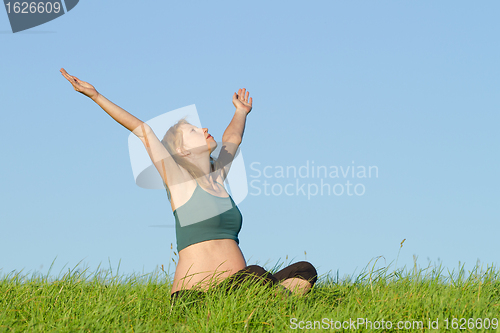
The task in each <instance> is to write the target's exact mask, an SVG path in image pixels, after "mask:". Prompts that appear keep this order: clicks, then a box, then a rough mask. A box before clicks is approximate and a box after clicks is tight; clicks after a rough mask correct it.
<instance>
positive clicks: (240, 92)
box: [236, 88, 251, 103]
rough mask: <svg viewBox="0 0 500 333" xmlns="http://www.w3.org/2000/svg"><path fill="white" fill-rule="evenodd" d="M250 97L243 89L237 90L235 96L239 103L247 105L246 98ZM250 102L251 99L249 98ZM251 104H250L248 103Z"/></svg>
mask: <svg viewBox="0 0 500 333" xmlns="http://www.w3.org/2000/svg"><path fill="white" fill-rule="evenodd" d="M249 95H250V92H248V91H247V90H246V89H245V88H243V89H241V88H240V89H238V94H237V95H236V98H238V99H239V100H240V101H242V102H245V103H248V96H249ZM250 100H251V98H250ZM250 103H251V102H250Z"/></svg>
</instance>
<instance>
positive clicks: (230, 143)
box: [217, 89, 252, 179]
mask: <svg viewBox="0 0 500 333" xmlns="http://www.w3.org/2000/svg"><path fill="white" fill-rule="evenodd" d="M248 95H249V92H248V91H246V89H239V90H238V94H236V93H234V95H233V104H234V106H235V107H236V111H235V112H234V116H233V119H232V120H231V122H230V123H229V125H228V126H227V128H226V130H225V131H224V134H223V135H222V148H221V151H220V153H219V157H218V158H217V161H218V162H219V165H220V167H222V168H223V169H224V172H223V173H222V174H221V176H222V178H223V179H225V178H226V176H227V174H228V173H229V169H230V168H231V163H232V162H233V159H234V157H235V156H236V152H237V151H238V147H239V145H240V144H241V140H242V138H243V132H244V131H245V123H246V120H247V115H248V114H249V113H250V111H252V98H251V97H250V98H248Z"/></svg>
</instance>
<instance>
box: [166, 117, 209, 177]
mask: <svg viewBox="0 0 500 333" xmlns="http://www.w3.org/2000/svg"><path fill="white" fill-rule="evenodd" d="M182 125H191V124H190V123H189V122H188V121H187V120H186V119H185V118H182V119H181V120H179V121H178V122H177V123H176V124H175V125H173V126H172V127H170V128H169V129H168V131H167V133H165V136H164V137H163V139H162V140H161V143H162V144H163V145H164V146H165V148H166V149H167V151H168V152H169V154H170V155H171V156H172V158H173V159H174V161H175V162H176V163H177V164H178V165H180V166H181V167H183V168H184V169H186V170H187V172H189V174H190V175H191V176H192V177H193V178H194V179H199V178H201V177H202V176H204V173H203V171H201V170H200V168H198V167H197V166H196V165H194V164H193V163H191V162H189V161H188V160H187V159H185V158H183V157H182V156H180V155H179V154H178V153H177V148H181V149H182V146H183V136H182V130H181V128H180V127H181V126H182ZM216 166H218V163H217V160H214V159H213V158H212V156H210V172H214V171H215V170H216Z"/></svg>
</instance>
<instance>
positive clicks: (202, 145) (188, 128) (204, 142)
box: [181, 124, 217, 154]
mask: <svg viewBox="0 0 500 333" xmlns="http://www.w3.org/2000/svg"><path fill="white" fill-rule="evenodd" d="M181 130H182V139H183V142H184V149H185V150H187V151H190V152H191V153H195V154H197V153H204V152H206V151H207V150H208V151H209V152H210V153H211V152H212V151H214V149H215V148H216V147H217V142H215V139H214V138H213V137H212V136H211V135H210V134H209V133H208V128H199V127H196V126H193V125H191V124H184V125H182V126H181Z"/></svg>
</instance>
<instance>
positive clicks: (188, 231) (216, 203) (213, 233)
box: [61, 69, 317, 297]
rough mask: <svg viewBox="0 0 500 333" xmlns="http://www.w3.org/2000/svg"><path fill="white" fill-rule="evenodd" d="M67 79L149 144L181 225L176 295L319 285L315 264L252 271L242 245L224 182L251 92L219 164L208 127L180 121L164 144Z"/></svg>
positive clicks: (239, 96) (240, 101)
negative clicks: (245, 286) (249, 286)
mask: <svg viewBox="0 0 500 333" xmlns="http://www.w3.org/2000/svg"><path fill="white" fill-rule="evenodd" d="M61 73H62V75H63V76H64V77H65V78H66V79H67V80H68V81H69V82H70V83H71V84H72V85H73V88H74V89H75V90H76V91H78V92H80V93H82V94H84V95H85V96H87V97H89V98H91V99H92V100H93V101H94V102H96V103H97V104H98V105H99V106H100V107H101V108H102V109H103V110H104V111H106V112H107V113H108V114H109V115H110V116H111V117H112V118H113V119H114V120H116V121H117V122H118V123H120V124H121V125H123V126H124V127H125V128H127V129H128V130H130V131H132V132H133V133H134V134H135V135H136V136H137V137H138V138H139V139H140V140H141V141H142V142H143V144H144V146H145V148H146V150H147V152H148V154H149V156H150V158H151V160H152V161H153V163H154V165H155V167H156V168H157V170H158V172H159V173H160V175H161V177H162V179H163V182H164V184H165V187H166V189H167V193H168V194H169V199H170V204H171V206H172V211H173V213H174V217H175V220H176V236H177V250H178V254H179V260H178V263H177V267H176V271H175V275H174V281H173V285H172V291H171V295H172V297H174V296H178V295H181V294H183V293H184V292H185V291H186V290H198V291H199V292H201V291H206V290H207V289H208V288H210V287H213V286H216V285H219V284H220V282H221V281H223V280H226V281H229V282H230V284H229V285H230V286H231V287H234V286H238V285H239V284H241V283H242V282H243V281H246V280H247V279H252V280H256V281H260V282H261V283H263V284H271V285H279V286H282V287H285V288H286V289H287V290H289V291H292V292H293V293H296V294H305V293H307V292H308V291H309V289H310V288H311V287H312V286H313V285H314V283H315V282H316V280H317V276H316V275H317V273H316V270H315V269H314V267H313V266H312V265H311V264H310V263H308V262H298V263H295V264H293V265H290V266H288V267H286V268H284V269H283V270H281V271H279V272H278V273H276V274H274V275H272V274H270V273H268V272H266V271H265V270H264V269H263V268H262V267H259V266H256V265H252V266H246V262H245V258H244V257H243V254H242V252H241V250H240V248H239V246H238V244H239V240H238V233H239V231H240V229H241V222H242V217H241V213H240V211H239V209H238V207H237V206H236V204H235V203H234V202H233V200H232V199H231V197H230V196H229V195H228V193H227V192H226V190H225V188H224V186H223V185H222V184H223V183H224V179H225V178H226V176H227V174H228V172H229V169H230V167H231V162H232V161H233V158H234V156H235V154H236V152H237V149H238V147H239V145H240V143H241V139H242V136H243V132H244V129H245V122H246V117H247V115H248V114H249V113H250V111H251V110H252V98H249V92H247V91H246V90H245V89H239V90H238V93H234V94H233V104H234V106H235V107H236V111H235V113H234V116H233V119H232V120H231V122H230V124H229V126H228V127H227V128H226V130H225V132H224V135H223V136H222V142H223V143H222V145H223V146H222V148H221V152H220V154H219V157H218V159H217V160H213V159H212V157H211V156H210V154H211V153H212V152H213V151H214V149H215V148H216V147H217V142H216V141H215V139H214V138H213V137H212V136H211V135H210V134H209V133H208V129H207V128H198V127H196V126H193V125H191V124H189V123H188V122H187V121H185V120H181V121H179V122H178V123H177V124H176V125H174V126H172V127H171V128H170V129H169V130H168V131H167V133H166V134H165V137H164V138H163V140H162V141H161V142H160V140H158V138H157V137H156V136H155V134H154V133H153V131H152V129H151V128H150V127H149V126H148V125H147V124H146V123H144V122H142V121H141V120H139V119H137V118H136V117H134V116H133V115H131V114H130V113H128V112H127V111H125V110H124V109H122V108H120V107H119V106H117V105H115V104H113V103H112V102H110V101H109V100H107V99H106V98H105V97H104V96H102V95H101V94H99V93H98V92H97V90H96V89H95V88H94V87H93V86H92V85H90V84H89V83H87V82H84V81H81V80H79V79H78V78H76V77H75V76H71V75H69V74H68V73H67V72H66V71H65V70H64V69H61Z"/></svg>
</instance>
